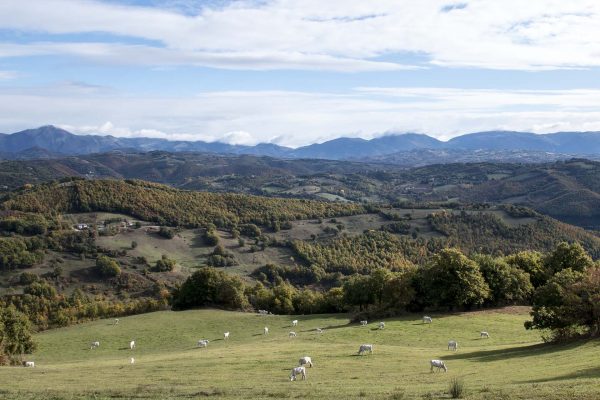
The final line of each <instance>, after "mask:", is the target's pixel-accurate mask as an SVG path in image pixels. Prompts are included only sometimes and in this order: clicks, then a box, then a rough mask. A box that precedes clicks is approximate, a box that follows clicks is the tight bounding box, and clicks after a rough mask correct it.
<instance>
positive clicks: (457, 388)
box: [448, 378, 465, 399]
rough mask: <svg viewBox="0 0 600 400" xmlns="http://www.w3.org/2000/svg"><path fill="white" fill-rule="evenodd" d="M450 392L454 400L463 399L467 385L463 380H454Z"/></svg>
mask: <svg viewBox="0 0 600 400" xmlns="http://www.w3.org/2000/svg"><path fill="white" fill-rule="evenodd" d="M448 392H449V393H450V396H451V397H452V398H453V399H461V398H462V397H463V396H464V395H465V383H464V382H463V381H462V379H459V378H452V380H451V381H450V388H449V390H448Z"/></svg>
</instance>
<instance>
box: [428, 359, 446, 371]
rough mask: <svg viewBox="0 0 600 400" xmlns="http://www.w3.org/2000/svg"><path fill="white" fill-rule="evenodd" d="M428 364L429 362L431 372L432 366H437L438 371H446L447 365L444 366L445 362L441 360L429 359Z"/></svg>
mask: <svg viewBox="0 0 600 400" xmlns="http://www.w3.org/2000/svg"><path fill="white" fill-rule="evenodd" d="M429 364H431V372H433V368H437V370H438V371H439V370H440V369H443V370H444V372H448V367H446V364H445V363H444V362H443V361H442V360H431V361H429Z"/></svg>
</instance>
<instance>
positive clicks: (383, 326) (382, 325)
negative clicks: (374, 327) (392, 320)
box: [379, 321, 385, 329]
mask: <svg viewBox="0 0 600 400" xmlns="http://www.w3.org/2000/svg"><path fill="white" fill-rule="evenodd" d="M379 329H385V322H383V321H381V322H380V323H379Z"/></svg>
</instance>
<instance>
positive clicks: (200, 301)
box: [173, 267, 249, 310]
mask: <svg viewBox="0 0 600 400" xmlns="http://www.w3.org/2000/svg"><path fill="white" fill-rule="evenodd" d="M244 290H245V285H244V282H243V281H242V280H241V279H240V278H239V277H237V276H234V275H228V274H226V273H224V272H222V271H218V270H216V269H214V268H212V267H203V268H200V269H199V270H198V271H196V272H194V273H193V274H192V275H191V276H190V277H188V278H187V279H186V280H185V282H183V284H182V285H181V287H179V288H178V289H177V290H175V291H174V293H173V308H174V309H179V310H184V309H188V308H192V307H200V306H207V305H218V306H222V307H225V308H227V309H247V308H249V303H248V300H247V298H246V296H245V295H244Z"/></svg>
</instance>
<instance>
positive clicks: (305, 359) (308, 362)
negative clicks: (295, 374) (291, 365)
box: [298, 356, 313, 368]
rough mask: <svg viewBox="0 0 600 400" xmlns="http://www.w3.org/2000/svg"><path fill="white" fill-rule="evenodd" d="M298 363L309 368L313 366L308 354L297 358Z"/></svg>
mask: <svg viewBox="0 0 600 400" xmlns="http://www.w3.org/2000/svg"><path fill="white" fill-rule="evenodd" d="M298 364H300V366H303V365H308V366H309V367H311V368H312V366H313V362H312V359H311V358H310V357H309V356H304V357H302V358H301V359H300V360H298Z"/></svg>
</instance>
